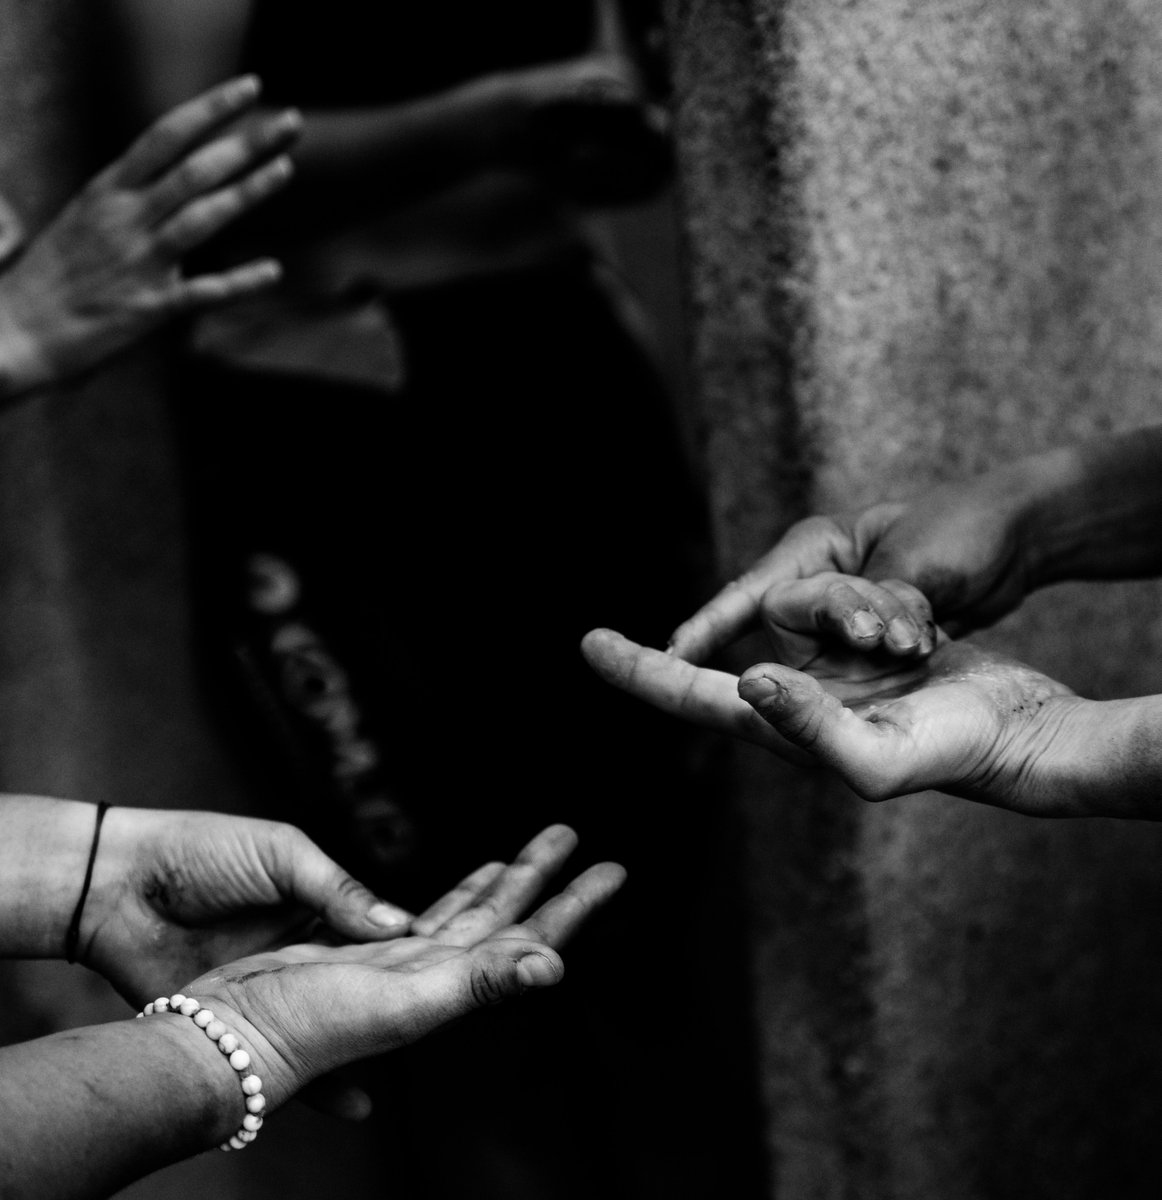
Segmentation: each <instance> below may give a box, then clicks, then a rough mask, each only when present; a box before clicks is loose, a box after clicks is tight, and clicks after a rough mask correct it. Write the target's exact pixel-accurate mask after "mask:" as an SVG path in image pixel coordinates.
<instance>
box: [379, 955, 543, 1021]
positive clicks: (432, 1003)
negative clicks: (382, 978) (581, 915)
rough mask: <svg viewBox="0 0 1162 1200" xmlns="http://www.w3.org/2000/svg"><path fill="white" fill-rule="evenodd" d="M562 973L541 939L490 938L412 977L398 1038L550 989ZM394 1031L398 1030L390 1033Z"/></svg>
mask: <svg viewBox="0 0 1162 1200" xmlns="http://www.w3.org/2000/svg"><path fill="white" fill-rule="evenodd" d="M564 974H565V965H564V963H562V962H561V959H560V956H559V955H558V954H557V953H556V951H554V950H550V949H549V947H548V946H545V945H542V944H541V943H540V942H533V941H527V940H525V939H523V938H490V939H489V940H488V941H484V942H481V943H480V944H479V945H477V946H474V947H473V948H472V949H470V950H464V951H462V952H460V953H458V954H455V955H454V956H452V957H450V958H446V959H445V960H444V961H443V962H440V963H437V964H434V965H433V966H431V967H429V968H427V969H425V970H423V971H421V972H418V973H417V974H416V975H415V976H414V977H413V983H412V989H411V1004H410V1006H409V1011H408V1014H407V1019H406V1021H405V1022H403V1024H405V1025H406V1031H405V1032H404V1033H403V1038H402V1040H403V1041H405V1042H414V1041H417V1040H418V1039H419V1038H422V1037H425V1036H426V1035H427V1034H429V1033H431V1032H433V1031H434V1030H436V1029H439V1028H440V1027H441V1026H444V1025H448V1024H450V1023H452V1022H455V1021H459V1020H461V1019H462V1018H464V1017H466V1016H468V1015H469V1014H470V1013H473V1012H476V1011H477V1010H478V1009H481V1008H488V1007H491V1006H492V1005H494V1004H500V1003H501V1002H502V1001H504V1000H512V999H515V998H516V997H517V996H520V995H522V994H523V993H524V992H527V991H529V990H530V989H531V988H543V987H552V985H553V984H555V983H558V982H559V981H560V980H561V978H562V976H563V975H564ZM394 1032H395V1033H397V1034H399V1032H400V1028H399V1027H397V1029H396V1030H395V1031H394Z"/></svg>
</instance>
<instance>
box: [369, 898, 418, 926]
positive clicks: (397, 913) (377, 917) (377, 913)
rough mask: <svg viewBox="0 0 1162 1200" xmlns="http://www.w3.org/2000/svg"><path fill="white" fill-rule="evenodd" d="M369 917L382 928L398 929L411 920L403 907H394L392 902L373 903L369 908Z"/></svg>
mask: <svg viewBox="0 0 1162 1200" xmlns="http://www.w3.org/2000/svg"><path fill="white" fill-rule="evenodd" d="M367 919H368V920H369V921H370V922H371V924H372V925H378V926H379V927H380V929H397V928H398V927H399V926H401V925H406V924H407V923H408V921H409V920H411V918H410V917H409V916H408V915H407V913H405V912H403V911H402V909H398V908H394V907H393V906H392V905H390V904H373V905H372V906H371V907H370V908H369V909H368V910H367Z"/></svg>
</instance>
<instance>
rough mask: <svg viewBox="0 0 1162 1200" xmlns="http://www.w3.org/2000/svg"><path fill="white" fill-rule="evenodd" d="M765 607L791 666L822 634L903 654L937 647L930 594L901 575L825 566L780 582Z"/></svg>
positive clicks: (776, 643) (815, 647) (778, 650)
mask: <svg viewBox="0 0 1162 1200" xmlns="http://www.w3.org/2000/svg"><path fill="white" fill-rule="evenodd" d="M762 608H763V618H764V620H765V622H766V625H767V632H768V635H769V637H770V641H771V644H772V649H773V651H774V655H775V657H776V658H777V659H778V661H779V662H781V663H784V664H786V665H788V666H793V667H802V666H804V665H805V664H806V663H808V662H810V661H811V660H812V659H813V658H814V657H815V656H816V655H817V654H818V652H819V639H820V638H821V637H822V638H829V639H838V640H840V641H842V642H843V643H845V644H846V645H848V646H850V647H851V648H852V649H854V650H860V651H872V650H883V651H886V652H887V653H889V654H894V655H899V656H904V657H910V656H916V655H927V654H931V653H932V651H933V650H934V649H935V647H936V625H935V622H934V621H933V619H932V609H931V607H930V606H929V604H928V601H927V599H926V598H925V597H924V595H923V594H922V593H921V592H919V591H918V590H917V589H916V588H914V587H912V586H911V585H910V584H907V583H902V582H900V581H898V580H886V581H885V582H883V583H878V584H877V583H872V582H871V581H870V580H867V579H861V578H859V577H857V576H850V575H838V574H835V573H833V572H826V573H822V574H819V575H813V576H812V577H811V578H809V579H796V580H793V581H790V582H785V583H779V584H775V585H774V586H773V587H771V588H769V589H768V590H767V592H766V594H765V595H764V596H763V600H762Z"/></svg>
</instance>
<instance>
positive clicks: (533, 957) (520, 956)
mask: <svg viewBox="0 0 1162 1200" xmlns="http://www.w3.org/2000/svg"><path fill="white" fill-rule="evenodd" d="M468 958H469V964H468V968H467V970H468V973H467V977H466V984H467V989H468V994H469V996H470V997H471V1002H472V1007H473V1008H484V1007H485V1006H487V1005H490V1004H499V1003H500V1002H501V1001H502V1000H510V999H513V998H515V997H516V996H520V995H521V994H523V993H524V992H526V991H528V990H529V989H530V988H542V987H552V986H553V985H554V984H556V983H560V981H561V978H562V977H563V976H564V974H565V964H564V963H563V962H562V961H561V956H560V955H559V954H558V953H557V952H556V951H555V950H550V949H549V947H548V946H543V945H541V944H540V943H538V942H524V941H518V942H515V943H509V942H506V940H505V939H496V940H494V941H491V942H482V943H481V944H480V945H479V946H477V947H476V949H475V950H473V951H472V953H471V954H470V955H469V956H468Z"/></svg>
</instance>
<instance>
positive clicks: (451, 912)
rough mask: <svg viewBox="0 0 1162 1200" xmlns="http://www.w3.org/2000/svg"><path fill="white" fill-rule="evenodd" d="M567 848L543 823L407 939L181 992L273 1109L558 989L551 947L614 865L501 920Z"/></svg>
mask: <svg viewBox="0 0 1162 1200" xmlns="http://www.w3.org/2000/svg"><path fill="white" fill-rule="evenodd" d="M576 841H577V839H576V836H575V835H574V834H573V832H572V830H570V829H568V828H567V827H565V826H561V825H557V826H552V827H550V828H549V829H546V830H545V831H544V832H543V833H541V834H539V835H538V836H537V837H536V838H534V839H533V841H532V842H530V843H529V844H528V846H526V847H525V849H524V850H523V851H522V852H521V854H520V855H519V856H518V857H517V859H516V860H515V861H514V862H513V863H512V864H511V865H505V864H503V863H498V862H494V863H489V864H487V865H486V866H484V867H481V868H480V869H479V870H478V871H476V872H474V873H473V874H472V875H470V876H469V877H468V878H467V879H465V880H464V882H463V883H461V884H460V885H459V886H458V887H456V888H454V889H453V890H452V891H451V892H449V893H448V894H447V895H446V896H444V897H443V898H442V899H440V900H438V901H437V902H436V903H435V904H433V905H432V907H431V908H429V909H428V910H427V911H426V912H424V913H423V914H421V915H420V916H419V917H417V918H416V920H415V921H414V922H413V925H412V928H413V931H414V934H415V936H411V937H405V938H400V939H398V940H396V941H392V942H383V943H379V944H367V945H340V946H335V945H324V944H319V943H314V944H302V945H294V946H288V947H286V948H284V949H282V950H279V951H276V952H274V953H270V954H260V955H255V956H253V957H250V958H246V959H242V960H241V961H239V962H233V963H230V964H228V965H226V966H223V967H219V968H216V969H214V970H212V971H210V972H208V973H207V974H205V975H202V976H201V977H200V978H198V979H195V980H194V981H193V982H191V983H189V984H188V985H187V986H185V987H183V988H182V991H183V992H184V993H185V994H187V995H191V996H194V997H196V998H197V999H198V1000H199V1001H200V1002H201V1003H202V1004H203V1005H204V1006H206V1007H209V1008H211V1009H212V1010H213V1011H214V1012H215V1014H216V1015H217V1016H218V1017H220V1018H221V1019H223V1020H224V1021H225V1022H226V1024H227V1025H228V1026H231V1027H233V1028H235V1029H237V1030H238V1031H239V1032H240V1033H241V1034H242V1036H243V1039H244V1040H245V1041H247V1042H248V1043H249V1044H250V1046H251V1047H252V1048H253V1052H254V1059H255V1061H256V1063H257V1064H259V1070H260V1073H261V1075H262V1078H263V1081H264V1087H263V1091H264V1094H265V1095H266V1098H267V1101H268V1104H270V1105H271V1106H272V1107H277V1106H278V1105H279V1104H281V1103H282V1102H284V1101H285V1100H286V1099H287V1098H288V1097H289V1096H291V1095H293V1094H294V1093H295V1092H297V1091H298V1090H299V1089H300V1088H302V1087H303V1086H304V1084H307V1083H308V1082H309V1081H310V1080H312V1079H314V1078H316V1077H318V1076H320V1075H323V1074H325V1073H327V1072H331V1071H333V1070H334V1069H335V1068H337V1067H340V1066H342V1065H343V1064H345V1063H348V1062H353V1061H355V1060H356V1059H359V1058H364V1057H367V1056H368V1055H372V1054H380V1053H384V1052H386V1051H389V1050H394V1049H397V1048H398V1047H400V1046H403V1045H406V1044H409V1043H411V1042H414V1041H416V1040H418V1039H419V1038H421V1037H423V1036H424V1035H425V1034H427V1033H430V1032H432V1031H433V1030H435V1029H437V1028H439V1027H440V1026H442V1025H445V1024H448V1023H449V1022H451V1021H454V1020H457V1019H459V1018H460V1017H463V1016H465V1015H467V1014H468V1013H470V1012H472V1011H473V1010H474V1009H477V1008H482V1007H484V1006H486V1005H490V1004H495V1003H497V1002H499V1001H501V1000H505V999H508V998H511V997H515V996H518V995H520V994H521V993H522V992H524V991H526V990H528V989H531V988H540V987H548V986H551V985H552V984H555V983H557V982H559V981H560V979H561V976H562V974H563V970H564V968H563V965H562V962H561V959H560V957H559V955H558V954H557V950H558V949H559V948H560V947H562V946H563V945H564V944H565V942H566V941H567V940H568V939H569V938H570V937H571V936H572V935H573V934H574V933H575V932H576V931H577V929H578V928H579V927H580V926H581V924H582V923H583V922H584V921H585V920H586V919H587V918H588V917H589V916H590V915H591V914H592V913H593V912H594V911H596V909H598V908H599V907H600V906H601V905H603V904H604V903H605V902H606V901H607V900H608V899H609V898H610V897H611V896H612V895H613V894H614V893H615V892H616V891H617V889H618V888H619V887H620V886H621V884H622V882H623V881H624V878H625V872H624V871H623V870H622V868H621V867H619V866H617V865H616V864H614V863H601V864H598V865H596V866H593V867H590V868H589V869H588V870H586V871H584V872H582V874H580V875H579V876H577V878H576V879H574V880H573V881H572V883H570V884H569V885H568V886H567V887H566V888H564V889H563V890H562V891H561V892H560V893H558V894H557V895H556V896H554V897H552V898H551V899H550V900H548V901H547V902H546V903H544V904H542V905H541V906H540V907H539V908H538V909H537V910H536V911H535V912H534V913H533V914H532V915H531V916H529V917H527V918H525V920H524V921H523V922H521V923H519V924H511V923H510V922H513V921H516V920H517V918H519V917H520V915H521V913H522V912H524V911H525V910H526V909H527V908H528V907H529V906H530V904H531V903H532V902H533V900H534V898H535V897H536V896H537V895H538V893H539V892H540V891H541V890H542V888H543V887H544V885H545V884H546V882H547V881H548V880H549V879H550V878H551V877H552V876H553V875H554V874H555V873H556V872H557V871H558V870H559V869H560V867H561V865H562V863H563V862H564V860H565V859H566V858H567V857H568V856H569V854H570V853H571V852H572V850H573V848H574V847H575V845H576ZM161 990H162V991H164V990H165V989H164V988H163V989H161Z"/></svg>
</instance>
